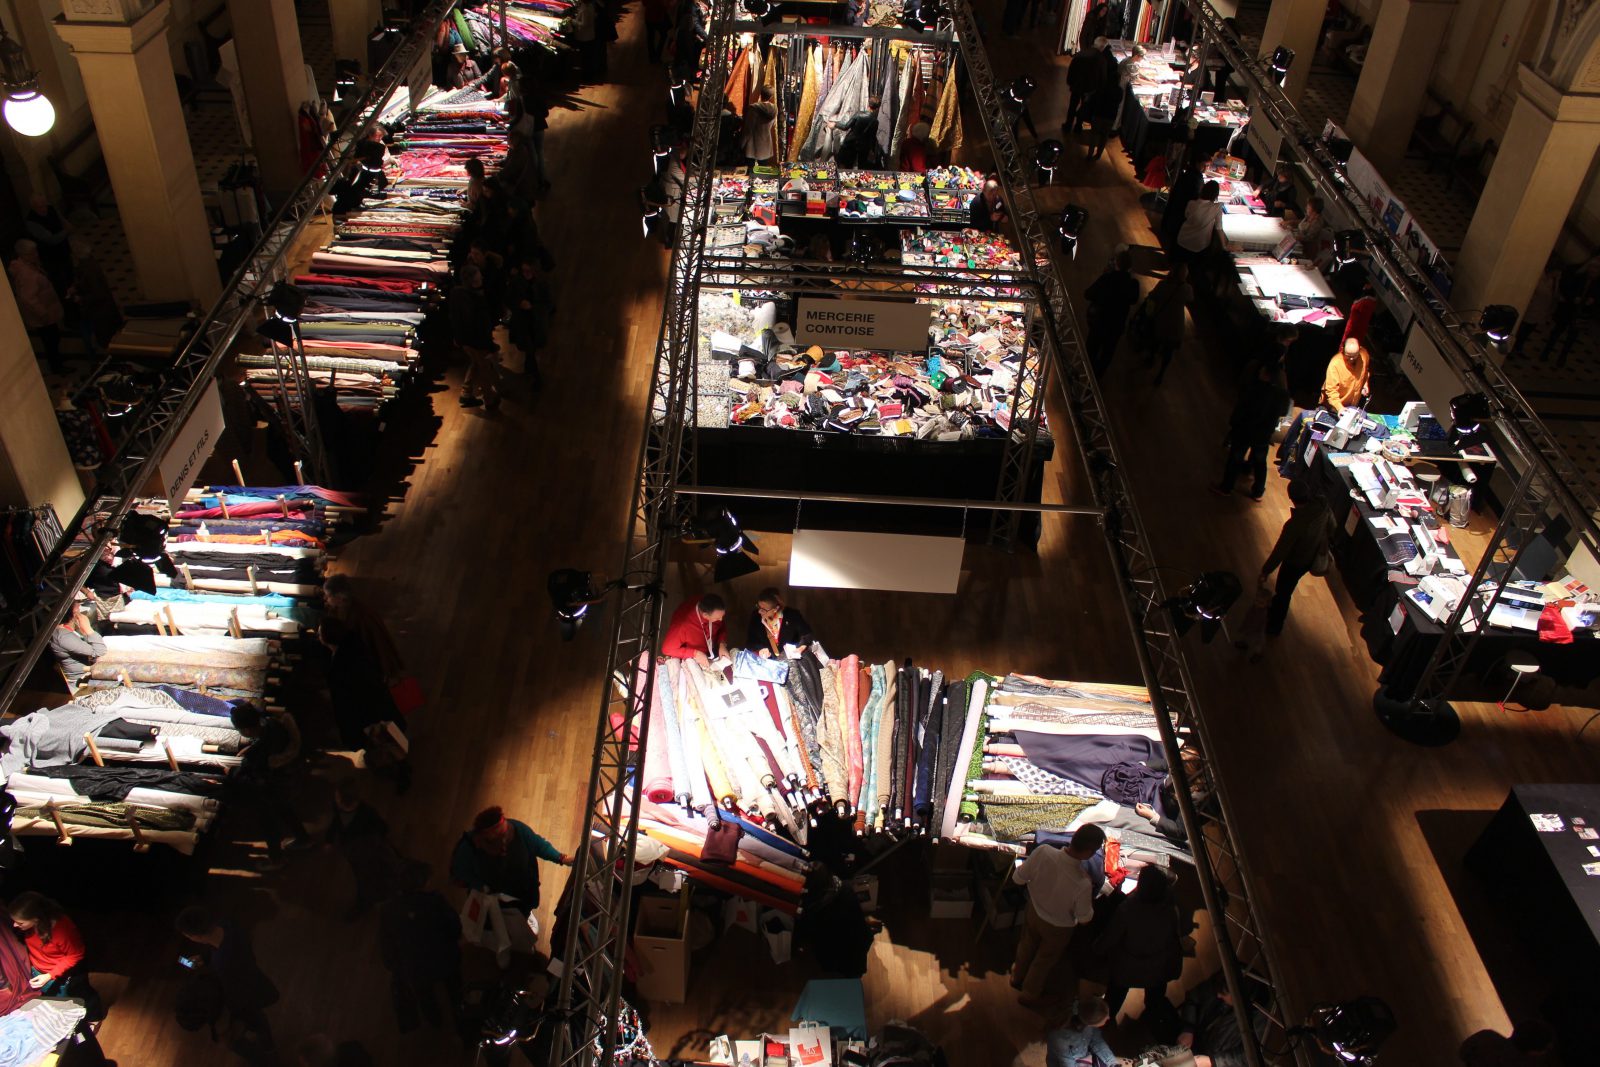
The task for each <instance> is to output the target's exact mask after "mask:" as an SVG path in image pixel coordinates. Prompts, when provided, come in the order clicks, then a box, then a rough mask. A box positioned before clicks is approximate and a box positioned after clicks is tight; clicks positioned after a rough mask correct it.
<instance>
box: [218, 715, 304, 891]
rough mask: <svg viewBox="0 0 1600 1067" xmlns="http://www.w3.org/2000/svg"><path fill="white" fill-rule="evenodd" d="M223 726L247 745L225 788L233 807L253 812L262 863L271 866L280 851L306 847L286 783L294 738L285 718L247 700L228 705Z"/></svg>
mask: <svg viewBox="0 0 1600 1067" xmlns="http://www.w3.org/2000/svg"><path fill="white" fill-rule="evenodd" d="M229 721H230V722H231V723H232V724H233V728H234V729H235V730H237V731H239V733H240V734H241V735H243V736H244V738H245V740H246V741H248V742H249V744H248V745H247V747H245V748H244V749H243V750H241V752H240V763H239V769H238V770H236V771H235V772H234V773H233V774H231V775H229V776H228V783H229V785H230V787H231V788H232V789H233V790H234V791H235V799H236V803H238V806H239V807H241V808H245V809H249V808H254V809H255V810H256V814H257V815H258V817H259V818H260V821H261V823H262V825H263V827H264V832H265V835H266V846H267V863H268V865H269V866H276V865H277V864H278V863H279V862H280V861H281V859H282V853H283V849H284V848H290V849H298V848H305V847H307V846H308V842H307V840H306V829H305V825H304V824H303V823H301V821H300V816H299V814H298V813H297V812H296V810H295V806H294V800H293V797H292V787H291V785H290V781H289V768H290V766H291V765H292V764H293V763H294V761H295V760H296V759H297V758H298V757H299V755H300V738H299V732H298V730H296V729H294V728H293V727H294V720H293V719H291V718H289V716H288V715H282V714H268V713H267V712H264V711H262V710H261V709H260V708H259V707H257V706H256V705H255V704H252V703H250V702H249V701H247V700H238V701H234V702H233V709H232V711H231V712H230V713H229Z"/></svg>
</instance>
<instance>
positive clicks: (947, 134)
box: [928, 63, 961, 152]
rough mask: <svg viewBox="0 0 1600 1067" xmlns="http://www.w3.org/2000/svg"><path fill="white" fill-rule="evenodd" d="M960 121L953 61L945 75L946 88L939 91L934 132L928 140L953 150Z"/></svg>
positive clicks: (958, 98)
mask: <svg viewBox="0 0 1600 1067" xmlns="http://www.w3.org/2000/svg"><path fill="white" fill-rule="evenodd" d="M960 123H961V103H960V97H959V90H958V89H957V86H956V71H955V64H953V63H952V64H951V65H950V70H949V72H948V73H947V74H946V75H945V80H944V88H943V89H942V90H941V91H940V93H939V107H938V110H936V111H935V112H934V113H933V132H932V133H930V134H929V135H928V140H929V141H930V142H931V143H933V144H934V145H936V146H938V147H939V148H942V149H944V150H945V151H947V152H950V151H953V150H954V148H955V142H956V128H957V127H958V126H959V125H960Z"/></svg>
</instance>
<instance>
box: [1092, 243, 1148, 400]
mask: <svg viewBox="0 0 1600 1067" xmlns="http://www.w3.org/2000/svg"><path fill="white" fill-rule="evenodd" d="M1132 268H1133V255H1132V253H1130V252H1129V251H1128V250H1127V249H1126V248H1120V249H1118V250H1117V254H1116V255H1115V256H1113V257H1112V259H1111V263H1110V265H1109V266H1107V267H1106V270H1105V273H1104V274H1102V275H1100V277H1098V278H1096V279H1095V280H1094V281H1093V282H1092V283H1091V284H1090V285H1089V288H1088V289H1086V290H1084V293H1083V295H1084V298H1085V299H1086V300H1087V301H1088V302H1089V362H1090V363H1091V364H1092V365H1093V366H1094V373H1095V376H1096V377H1098V376H1100V375H1102V374H1104V373H1105V372H1106V368H1107V367H1109V366H1110V365H1111V359H1112V357H1113V356H1115V355H1116V354H1117V344H1118V342H1120V341H1121V340H1122V332H1123V330H1124V329H1125V328H1126V327H1127V325H1128V314H1129V313H1130V312H1131V311H1132V310H1133V305H1135V304H1137V303H1138V302H1139V282H1138V280H1137V279H1136V278H1134V276H1133V269H1132Z"/></svg>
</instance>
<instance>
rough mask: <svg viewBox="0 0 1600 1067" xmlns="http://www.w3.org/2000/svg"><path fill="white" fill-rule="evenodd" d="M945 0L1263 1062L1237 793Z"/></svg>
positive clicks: (1066, 303) (1231, 976) (976, 67)
mask: <svg viewBox="0 0 1600 1067" xmlns="http://www.w3.org/2000/svg"><path fill="white" fill-rule="evenodd" d="M945 10H946V12H947V13H948V15H949V16H950V17H951V19H952V20H953V21H954V23H955V29H956V39H957V41H958V42H959V43H960V46H961V58H962V60H963V62H964V63H965V64H966V66H967V73H968V82H969V84H970V85H971V87H972V91H973V96H974V97H975V103H976V106H977V110H978V112H979V114H980V115H981V116H982V119H983V124H984V127H985V130H986V131H987V133H988V136H989V141H990V144H991V146H992V147H993V150H994V154H995V159H996V162H997V164H998V174H999V180H1000V182H1001V184H1002V186H1003V187H1004V191H1005V196H1006V201H1007V203H1008V204H1009V206H1010V214H1011V218H1012V219H1013V221H1014V222H1015V224H1016V227H1017V232H1018V236H1019V237H1020V240H1021V251H1022V255H1023V259H1024V261H1025V262H1026V264H1027V265H1028V267H1029V268H1030V269H1031V271H1032V274H1033V276H1034V277H1035V278H1036V279H1038V281H1039V282H1040V283H1041V284H1042V286H1043V288H1044V297H1045V300H1044V305H1043V307H1042V308H1041V311H1042V313H1041V314H1038V315H1035V316H1034V320H1033V323H1034V327H1035V329H1036V331H1037V335H1036V339H1037V343H1036V344H1032V345H1030V346H1029V352H1030V354H1031V358H1033V359H1036V360H1037V363H1038V366H1037V367H1036V368H1035V369H1034V374H1035V377H1036V381H1037V382H1038V383H1039V384H1038V388H1037V389H1036V391H1035V394H1034V398H1033V400H1034V403H1042V402H1043V398H1044V396H1045V390H1046V387H1047V385H1048V383H1049V381H1050V380H1051V375H1052V372H1055V373H1059V375H1060V380H1061V385H1062V391H1063V393H1064V394H1065V400H1066V405H1067V408H1068V412H1069V414H1070V416H1071V417H1070V419H1069V422H1070V424H1071V430H1072V433H1073V434H1074V437H1075V441H1076V444H1077V446H1078V451H1079V454H1080V457H1081V459H1082V461H1083V464H1084V466H1085V468H1086V469H1087V471H1088V475H1089V478H1088V485H1089V488H1090V491H1091V493H1092V496H1093V500H1094V503H1095V505H1096V506H1098V507H1100V508H1102V509H1104V512H1105V517H1104V519H1103V520H1102V530H1103V532H1104V534H1105V538H1106V547H1107V550H1108V554H1109V556H1110V560H1111V564H1112V569H1113V573H1114V574H1115V576H1116V579H1117V583H1118V586H1119V587H1120V592H1121V593H1122V598H1121V599H1122V604H1123V610H1124V612H1125V615H1126V620H1127V623H1128V627H1129V629H1130V631H1131V633H1132V634H1133V636H1134V647H1135V650H1136V652H1137V655H1138V658H1139V667H1140V671H1141V672H1142V674H1143V676H1144V682H1145V685H1146V687H1147V688H1148V689H1149V691H1150V700H1151V704H1152V707H1153V709H1154V711H1155V713H1156V721H1157V723H1158V725H1159V726H1160V731H1161V739H1162V744H1163V747H1164V748H1165V751H1166V755H1167V759H1168V762H1169V765H1170V766H1171V769H1172V776H1173V779H1174V784H1175V786H1176V792H1177V797H1178V806H1179V808H1180V811H1181V814H1182V817H1183V824H1184V829H1185V831H1186V832H1187V833H1188V836H1189V841H1190V842H1191V845H1192V850H1193V853H1194V860H1195V868H1196V871H1197V873H1198V875H1199V881H1200V888H1201V892H1202V894H1203V896H1204V899H1205V905H1206V910H1207V911H1208V912H1209V913H1210V915H1211V920H1212V924H1213V933H1214V934H1215V937H1216V941H1217V947H1218V952H1219V955H1220V958H1221V963H1222V972H1223V976H1224V979H1225V981H1226V982H1227V985H1228V988H1229V990H1230V992H1231V993H1232V996H1233V1002H1234V1010H1235V1012H1236V1013H1237V1014H1238V1017H1239V1023H1240V1032H1241V1033H1242V1034H1244V1035H1247V1038H1246V1045H1245V1059H1246V1062H1247V1063H1248V1064H1250V1065H1251V1067H1261V1065H1262V1064H1265V1063H1267V1062H1269V1059H1268V1055H1267V1053H1266V1052H1265V1051H1264V1050H1263V1049H1262V1048H1261V1047H1259V1046H1258V1045H1257V1044H1256V1042H1255V1040H1254V1036H1253V1035H1254V1034H1255V1032H1256V1029H1255V1025H1254V1024H1255V1022H1256V1020H1255V1019H1254V1018H1252V1016H1251V1012H1252V1010H1260V1011H1264V1012H1265V1013H1266V1015H1267V1017H1268V1019H1269V1020H1270V1022H1271V1024H1272V1027H1273V1028H1275V1029H1276V1030H1277V1032H1278V1035H1280V1036H1281V1035H1283V1034H1284V1033H1285V1032H1286V1031H1287V1029H1288V1025H1287V1021H1286V1019H1285V1017H1284V1015H1283V1012H1282V1009H1281V1006H1280V1005H1278V1004H1277V1003H1275V1002H1273V1003H1262V998H1261V997H1259V996H1257V997H1253V998H1252V997H1247V996H1246V995H1245V994H1246V983H1247V979H1249V980H1253V981H1254V982H1255V983H1257V984H1258V988H1261V987H1264V988H1265V989H1268V990H1273V991H1274V1001H1275V997H1276V990H1275V983H1274V980H1273V972H1274V970H1275V968H1274V967H1273V966H1272V962H1271V958H1270V957H1271V945H1270V942H1269V940H1268V937H1267V935H1266V933H1265V931H1264V930H1263V928H1262V924H1261V921H1260V919H1259V917H1258V916H1257V915H1256V914H1255V912H1254V910H1253V909H1252V907H1251V903H1250V897H1251V893H1250V888H1251V883H1252V879H1251V877H1250V873H1249V870H1248V868H1247V867H1246V864H1245V860H1244V856H1243V854H1242V853H1241V851H1240V850H1239V848H1238V847H1237V845H1236V844H1235V843H1234V840H1233V835H1232V833H1231V831H1230V830H1229V825H1228V812H1229V811H1230V805H1229V803H1228V798H1227V793H1226V790H1225V788H1224V784H1223V782H1222V780H1221V777H1220V775H1218V774H1216V773H1215V772H1214V769H1213V766H1212V764H1211V763H1210V761H1209V758H1208V753H1209V752H1210V750H1211V745H1210V739H1209V737H1208V735H1207V731H1206V727H1205V721H1204V718H1203V717H1202V715H1201V712H1200V707H1199V703H1198V701H1197V700H1196V699H1195V697H1194V695H1193V693H1194V685H1193V681H1192V679H1191V678H1190V675H1189V668H1188V664H1187V663H1186V661H1185V658H1184V651H1183V644H1182V636H1181V634H1180V633H1179V632H1178V629H1177V626H1176V620H1175V618H1174V614H1173V612H1172V611H1171V610H1169V605H1170V604H1171V603H1172V600H1171V598H1170V597H1169V595H1168V593H1167V591H1166V589H1165V588H1164V587H1163V584H1162V581H1161V571H1162V568H1160V567H1158V566H1157V565H1156V562H1155V559H1154V556H1153V554H1152V552H1151V549H1150V541H1149V537H1148V535H1147V534H1146V533H1145V529H1144V523H1143V521H1142V520H1141V519H1140V517H1139V511H1138V508H1137V506H1136V505H1135V503H1134V497H1133V490H1132V486H1131V485H1130V484H1129V483H1128V480H1127V478H1126V476H1125V475H1124V474H1123V465H1122V461H1121V459H1120V457H1119V456H1118V452H1117V446H1116V443H1115V441H1114V439H1113V434H1112V429H1111V423H1110V420H1109V418H1108V417H1107V414H1106V407H1105V403H1104V401H1103V399H1102V398H1101V396H1100V389H1099V386H1098V384H1097V383H1096V381H1095V374H1094V370H1093V368H1092V367H1091V365H1090V363H1089V358H1088V354H1087V352H1086V351H1085V350H1084V347H1083V345H1082V343H1081V341H1080V336H1081V334H1080V331H1079V329H1078V324H1077V318H1076V315H1075V313H1074V311H1073V308H1072V304H1071V301H1070V300H1069V299H1068V296H1067V292H1066V287H1065V286H1064V285H1063V283H1062V280H1061V274H1060V272H1059V271H1058V270H1057V268H1056V265H1055V260H1054V256H1055V247H1054V246H1055V242H1054V240H1053V239H1052V238H1053V235H1052V234H1051V233H1049V232H1048V231H1047V230H1046V228H1045V226H1044V225H1043V224H1042V223H1041V221H1040V219H1039V213H1038V208H1037V206H1036V204H1035V201H1034V197H1033V191H1032V189H1031V188H1030V187H1029V185H1028V170H1029V168H1028V163H1027V161H1026V160H1024V158H1023V157H1022V154H1021V152H1020V150H1019V148H1018V145H1017V142H1016V137H1015V135H1014V132H1013V122H1014V120H1015V115H1014V112H1013V111H1012V110H1011V109H1009V108H1008V107H1007V106H1006V105H1005V103H1004V102H1003V98H1002V97H1001V95H1000V92H999V90H998V87H997V86H996V85H995V80H994V74H993V72H992V71H991V69H990V66H989V58H988V55H987V54H986V53H985V51H984V48H983V44H982V38H981V37H980V36H979V35H978V28H977V24H976V22H975V21H974V19H973V17H972V10H971V8H970V7H969V6H968V4H967V0H947V2H946V4H945ZM1037 431H1038V427H1037V420H1036V419H1034V418H1031V417H1026V416H1024V415H1023V414H1022V413H1019V418H1018V420H1017V421H1014V422H1013V429H1012V433H1011V435H1010V436H1009V438H1008V441H1007V444H1008V447H1007V453H1006V456H1007V458H1006V462H1007V467H1006V469H1005V470H1004V471H1003V472H1002V474H1003V479H1004V480H1003V481H1002V485H1001V490H1000V497H1001V500H1002V501H1007V502H1011V501H1015V500H1017V499H1020V496H1021V493H1022V491H1023V487H1024V486H1025V485H1026V483H1027V478H1028V475H1029V472H1030V468H1031V464H1032V452H1033V446H1034V444H1035V440H1036V435H1037ZM995 522H996V525H997V527H999V529H1000V532H999V535H998V536H997V537H996V538H995V540H996V541H997V542H998V543H1000V544H1008V543H1010V542H1011V541H1012V540H1013V539H1014V537H1015V531H1016V513H1014V512H1006V513H997V515H996V517H995ZM1007 527H1009V531H1010V532H1009V533H1007V532H1006V528H1007ZM1180 737H1182V738H1184V739H1185V740H1186V741H1187V743H1188V744H1187V748H1186V749H1185V750H1180V748H1179V738H1180ZM1185 751H1186V752H1187V753H1188V754H1189V760H1188V761H1186V760H1185V759H1184V754H1185ZM1196 754H1197V755H1198V760H1196V759H1195V755H1196ZM1186 763H1187V765H1186ZM1197 792H1198V793H1199V794H1200V795H1203V796H1205V797H1206V800H1205V802H1204V803H1197V802H1196V800H1195V799H1194V798H1195V796H1196V794H1197ZM1252 1002H1253V1003H1255V1004H1256V1008H1255V1009H1252V1008H1251V1004H1252ZM1269 1036H1270V1035H1269Z"/></svg>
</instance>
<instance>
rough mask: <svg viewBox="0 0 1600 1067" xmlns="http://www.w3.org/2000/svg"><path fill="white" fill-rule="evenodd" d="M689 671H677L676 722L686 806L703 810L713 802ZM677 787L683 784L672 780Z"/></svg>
mask: <svg viewBox="0 0 1600 1067" xmlns="http://www.w3.org/2000/svg"><path fill="white" fill-rule="evenodd" d="M688 675H689V672H688V671H686V670H679V671H677V682H678V723H679V726H680V733H681V734H682V737H683V760H684V771H685V773H686V774H688V776H689V782H688V791H689V805H690V807H692V808H694V810H696V811H703V810H705V809H706V808H707V807H708V806H710V805H711V804H712V803H713V798H712V795H711V787H710V781H709V779H708V776H707V774H706V765H705V758H704V756H703V755H702V754H701V752H700V711H699V709H700V703H699V698H698V697H697V696H696V694H695V691H694V689H693V687H692V686H691V685H690V684H689V677H688ZM674 784H675V785H677V786H678V787H679V788H680V789H681V788H683V784H682V783H676V782H675V783H674Z"/></svg>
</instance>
